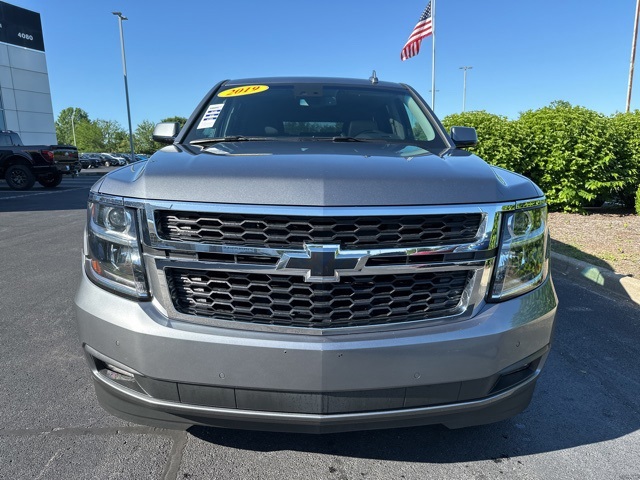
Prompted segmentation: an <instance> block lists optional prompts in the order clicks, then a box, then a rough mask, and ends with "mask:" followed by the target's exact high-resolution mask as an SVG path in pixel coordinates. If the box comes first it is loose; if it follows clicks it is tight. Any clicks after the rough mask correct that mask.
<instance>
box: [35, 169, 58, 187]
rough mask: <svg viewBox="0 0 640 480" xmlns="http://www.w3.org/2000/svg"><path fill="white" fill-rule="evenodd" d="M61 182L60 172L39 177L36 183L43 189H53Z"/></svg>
mask: <svg viewBox="0 0 640 480" xmlns="http://www.w3.org/2000/svg"><path fill="white" fill-rule="evenodd" d="M60 182H62V174H61V173H60V172H56V173H52V174H50V175H47V176H46V177H40V178H39V179H38V183H39V184H40V185H42V186H43V187H44V188H55V187H57V186H58V185H60Z"/></svg>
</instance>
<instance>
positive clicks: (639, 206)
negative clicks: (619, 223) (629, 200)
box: [636, 185, 640, 215]
mask: <svg viewBox="0 0 640 480" xmlns="http://www.w3.org/2000/svg"><path fill="white" fill-rule="evenodd" d="M636 214H637V215H640V185H638V191H637V192H636Z"/></svg>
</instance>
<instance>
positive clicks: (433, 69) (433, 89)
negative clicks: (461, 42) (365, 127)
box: [431, 0, 640, 112]
mask: <svg viewBox="0 0 640 480" xmlns="http://www.w3.org/2000/svg"><path fill="white" fill-rule="evenodd" d="M638 1H640V0H638ZM431 31H432V33H431V42H432V43H431V45H432V49H433V51H432V54H431V110H433V111H434V112H435V110H436V0H431Z"/></svg>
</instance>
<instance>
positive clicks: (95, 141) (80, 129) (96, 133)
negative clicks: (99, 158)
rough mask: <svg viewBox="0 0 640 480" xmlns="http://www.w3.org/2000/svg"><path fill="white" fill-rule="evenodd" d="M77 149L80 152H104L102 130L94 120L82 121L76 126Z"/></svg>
mask: <svg viewBox="0 0 640 480" xmlns="http://www.w3.org/2000/svg"><path fill="white" fill-rule="evenodd" d="M76 139H77V141H78V150H80V151H81V152H104V151H105V145H104V138H103V136H102V130H100V127H98V125H97V124H96V122H82V123H80V124H79V125H78V126H77V127H76Z"/></svg>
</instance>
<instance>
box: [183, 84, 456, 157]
mask: <svg viewBox="0 0 640 480" xmlns="http://www.w3.org/2000/svg"><path fill="white" fill-rule="evenodd" d="M437 128H438V127H435V126H434V125H433V124H432V122H431V121H430V119H429V118H428V117H427V115H426V114H425V112H423V110H422V109H421V108H420V106H419V105H418V103H417V102H416V101H415V99H414V98H413V97H412V96H411V94H410V93H409V91H407V90H404V89H399V88H395V89H394V88H384V87H377V86H360V87H357V86H356V87H354V86H341V85H312V84H306V83H305V84H289V85H280V84H279V85H270V86H269V85H246V86H240V87H233V88H229V87H227V88H225V87H222V88H221V89H220V91H219V92H218V93H217V94H216V95H215V96H214V97H212V99H211V100H210V101H209V104H208V105H207V106H206V107H205V108H204V111H202V112H201V113H200V117H199V119H198V120H197V122H196V124H195V125H194V126H193V127H192V128H191V131H190V132H189V133H188V134H187V136H186V139H185V140H186V142H194V141H195V142H194V143H203V142H206V140H207V139H229V140H232V139H235V140H238V139H241V140H246V139H253V138H257V139H261V140H263V139H264V140H302V139H316V140H318V139H330V140H336V141H337V140H341V139H354V140H361V141H384V142H387V143H420V144H421V145H423V146H426V147H428V148H445V147H446V144H445V142H444V140H443V138H442V137H441V136H440V135H439V134H438V133H437V132H438V129H437Z"/></svg>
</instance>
